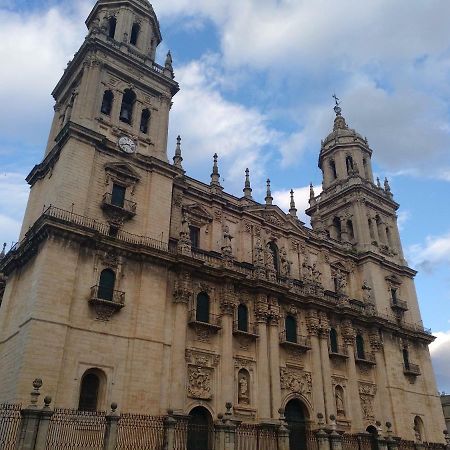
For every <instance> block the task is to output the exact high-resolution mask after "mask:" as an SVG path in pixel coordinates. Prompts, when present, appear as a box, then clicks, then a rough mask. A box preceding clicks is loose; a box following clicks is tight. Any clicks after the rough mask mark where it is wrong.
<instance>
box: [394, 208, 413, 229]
mask: <svg viewBox="0 0 450 450" xmlns="http://www.w3.org/2000/svg"><path fill="white" fill-rule="evenodd" d="M410 218H411V212H410V211H407V210H403V211H400V212H399V213H398V219H397V225H398V229H399V230H400V231H402V230H403V229H404V227H405V224H406V222H408V220H409V219H410Z"/></svg>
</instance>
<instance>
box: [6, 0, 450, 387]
mask: <svg viewBox="0 0 450 450" xmlns="http://www.w3.org/2000/svg"><path fill="white" fill-rule="evenodd" d="M93 4H94V1H93V0H77V1H75V2H73V1H64V0H63V1H58V0H45V1H44V0H43V1H38V0H16V1H14V0H0V24H1V26H0V42H1V45H0V60H1V61H2V69H1V70H0V104H1V105H2V107H1V108H0V192H1V195H0V240H3V241H5V242H8V243H11V242H12V241H15V240H16V239H17V235H18V230H19V226H20V222H21V218H22V215H23V210H24V207H25V204H26V199H27V192H28V188H27V186H26V184H25V183H24V178H25V176H26V174H27V173H28V172H29V170H30V169H31V168H32V166H33V165H34V164H35V163H37V162H39V161H40V159H41V157H42V154H43V151H44V147H45V143H46V139H47V134H48V131H49V126H50V120H51V116H52V106H53V101H52V98H51V96H50V92H51V90H52V88H53V87H54V85H55V84H56V82H57V80H58V79H59V77H60V76H61V74H62V71H63V69H64V67H65V66H66V64H67V61H68V60H69V59H71V57H72V55H73V53H74V52H75V51H76V50H77V48H78V47H79V46H80V44H81V42H82V40H83V38H84V36H85V33H86V30H85V27H84V19H85V18H86V16H87V14H88V12H89V10H90V9H91V8H92V6H93ZM153 6H154V8H155V11H156V13H157V14H158V17H159V20H160V23H161V28H162V33H163V37H164V41H163V43H162V44H161V45H160V48H159V52H158V59H159V62H163V61H164V55H165V54H166V52H167V50H168V49H171V51H172V54H173V58H174V66H175V72H176V79H177V80H178V81H179V82H180V85H181V88H182V90H181V92H180V93H179V94H177V96H176V97H175V100H174V107H173V112H172V116H171V127H170V147H169V152H172V149H173V148H174V147H175V138H176V136H177V134H181V135H182V137H183V156H184V158H185V168H186V169H187V170H188V173H189V175H191V176H193V177H195V178H198V179H201V180H204V181H208V179H209V175H210V173H211V164H212V155H213V154H214V152H217V153H218V154H219V156H220V172H221V175H222V179H223V181H222V183H223V185H224V186H225V188H226V189H227V190H228V191H230V192H232V193H234V194H237V195H240V194H241V190H242V188H243V186H242V184H243V171H244V170H245V168H246V167H249V168H250V170H251V178H252V184H253V189H254V194H255V196H256V197H257V198H258V199H259V200H262V198H263V197H264V186H265V183H264V180H265V179H266V178H267V177H270V178H271V180H272V188H273V190H274V191H275V193H274V197H275V199H276V203H277V204H278V205H279V206H281V207H283V208H285V207H286V206H287V204H288V200H289V196H288V191H289V190H290V189H291V188H294V190H295V192H296V198H297V206H298V207H299V209H302V210H303V209H304V208H305V207H306V198H307V192H308V190H307V188H306V186H307V185H308V184H309V182H313V183H314V185H316V186H318V185H320V182H321V174H320V171H319V169H318V168H317V156H318V152H319V149H320V140H321V139H322V138H324V137H325V136H326V135H327V134H328V132H329V131H330V129H331V127H332V122H333V110H332V107H333V101H332V98H331V95H332V94H333V93H334V92H336V93H337V94H338V96H339V97H340V98H341V99H342V108H343V112H344V116H345V117H346V119H347V122H348V123H349V125H350V126H351V127H352V128H356V129H357V130H358V131H359V132H360V133H361V134H363V135H364V136H367V138H368V140H369V143H370V145H371V147H372V148H373V149H374V166H375V172H376V175H379V176H380V177H384V176H388V177H389V179H390V180H391V186H392V190H393V193H394V195H395V199H396V200H397V201H398V202H399V203H400V204H401V210H400V213H399V219H400V225H401V234H402V240H403V246H404V249H405V252H406V255H407V257H408V260H409V263H410V265H411V266H413V267H414V268H416V269H418V270H419V271H420V272H419V275H418V276H417V279H416V285H417V290H418V294H419V298H420V303H421V308H422V315H423V321H424V324H425V326H429V327H431V328H432V329H433V332H434V333H435V335H436V336H437V340H436V341H435V343H434V344H432V346H431V351H432V356H433V360H434V364H435V369H436V373H437V377H438V387H439V390H441V391H443V390H446V391H450V312H449V311H450V308H449V305H450V270H449V268H450V207H449V198H450V109H449V108H450V82H449V81H450V27H449V26H448V17H450V2H448V0H428V1H426V2H423V1H422V2H421V1H415V0H413V1H411V0H396V1H395V2H392V0H373V1H371V2H361V1H360V0H342V1H340V2H336V1H333V0H154V1H153Z"/></svg>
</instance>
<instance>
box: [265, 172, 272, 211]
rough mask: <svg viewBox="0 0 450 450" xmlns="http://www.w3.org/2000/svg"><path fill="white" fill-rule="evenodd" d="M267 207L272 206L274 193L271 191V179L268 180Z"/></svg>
mask: <svg viewBox="0 0 450 450" xmlns="http://www.w3.org/2000/svg"><path fill="white" fill-rule="evenodd" d="M265 200H266V205H272V203H273V197H272V191H271V190H270V178H267V193H266V199H265Z"/></svg>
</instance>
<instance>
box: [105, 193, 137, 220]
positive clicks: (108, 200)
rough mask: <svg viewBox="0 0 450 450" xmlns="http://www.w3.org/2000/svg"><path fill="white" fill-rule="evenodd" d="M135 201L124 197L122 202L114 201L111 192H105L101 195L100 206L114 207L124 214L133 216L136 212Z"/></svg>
mask: <svg viewBox="0 0 450 450" xmlns="http://www.w3.org/2000/svg"><path fill="white" fill-rule="evenodd" d="M136 206H137V204H136V202H132V201H131V200H127V199H124V200H123V202H120V203H119V202H116V201H114V200H113V197H112V194H111V193H110V192H107V193H106V194H105V195H104V196H103V201H102V208H103V209H114V210H116V211H120V212H122V213H123V214H125V215H129V216H134V215H135V214H136Z"/></svg>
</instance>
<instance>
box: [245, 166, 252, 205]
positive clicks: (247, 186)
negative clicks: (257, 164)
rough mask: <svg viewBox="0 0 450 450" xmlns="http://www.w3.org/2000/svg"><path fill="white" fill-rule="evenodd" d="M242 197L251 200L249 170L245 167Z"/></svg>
mask: <svg viewBox="0 0 450 450" xmlns="http://www.w3.org/2000/svg"><path fill="white" fill-rule="evenodd" d="M243 191H244V197H245V198H248V199H249V200H252V199H253V197H252V188H251V186H250V171H249V170H248V168H247V169H245V186H244V189H243Z"/></svg>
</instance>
